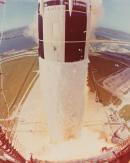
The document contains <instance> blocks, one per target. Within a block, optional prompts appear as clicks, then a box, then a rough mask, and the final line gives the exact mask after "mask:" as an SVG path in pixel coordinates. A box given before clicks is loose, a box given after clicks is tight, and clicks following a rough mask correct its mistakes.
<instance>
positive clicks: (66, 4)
mask: <svg viewBox="0 0 130 163" xmlns="http://www.w3.org/2000/svg"><path fill="white" fill-rule="evenodd" d="M87 17H88V15H87V4H86V1H84V0H72V1H71V2H70V0H44V1H43V0H41V1H40V2H39V30H40V31H39V55H40V59H39V63H40V79H41V89H42V95H43V101H44V110H45V112H46V115H47V122H48V129H49V134H50V137H51V138H52V139H53V140H54V141H56V139H58V140H65V139H69V138H73V137H77V136H78V135H79V134H80V129H81V126H82V119H83V115H84V109H85V86H86V80H87V50H86V49H87V48H86V45H87V44H86V38H87V26H88V24H87Z"/></svg>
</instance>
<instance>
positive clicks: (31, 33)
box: [24, 14, 38, 43]
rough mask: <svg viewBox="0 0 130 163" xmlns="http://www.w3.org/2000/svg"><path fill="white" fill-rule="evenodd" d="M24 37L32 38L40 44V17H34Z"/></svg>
mask: <svg viewBox="0 0 130 163" xmlns="http://www.w3.org/2000/svg"><path fill="white" fill-rule="evenodd" d="M24 35H25V36H26V37H27V36H28V37H32V38H33V40H34V41H35V42H36V43H38V16H37V14H36V15H35V16H34V19H33V21H32V23H31V24H30V25H29V26H28V28H27V29H26V30H25V31H24Z"/></svg>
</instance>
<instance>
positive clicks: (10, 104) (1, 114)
mask: <svg viewBox="0 0 130 163" xmlns="http://www.w3.org/2000/svg"><path fill="white" fill-rule="evenodd" d="M0 64H1V69H0V73H1V75H0V123H1V124H3V125H4V126H5V127H6V126H7V125H9V124H12V123H13V121H14V119H12V120H11V121H8V118H9V117H10V116H11V115H12V113H13V112H14V111H15V110H16V109H17V108H18V106H19V104H22V103H23V102H24V100H25V97H26V96H25V92H26V91H27V89H28V87H29V86H30V88H31V86H32V85H33V83H32V85H30V83H31V81H32V80H33V79H34V78H35V77H36V75H37V70H38V57H37V50H36V49H32V50H26V51H23V52H22V51H21V52H19V53H16V54H12V55H10V56H4V57H2V61H1V62H0ZM29 90H30V89H28V92H26V95H27V94H28V93H29ZM3 119H6V121H3Z"/></svg>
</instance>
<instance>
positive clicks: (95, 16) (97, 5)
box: [90, 0, 103, 37]
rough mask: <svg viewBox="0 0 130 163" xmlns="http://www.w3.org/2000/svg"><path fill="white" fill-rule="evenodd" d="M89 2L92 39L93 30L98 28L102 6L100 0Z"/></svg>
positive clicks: (92, 35)
mask: <svg viewBox="0 0 130 163" xmlns="http://www.w3.org/2000/svg"><path fill="white" fill-rule="evenodd" d="M90 2H91V20H90V21H91V29H90V31H91V37H94V30H95V28H96V27H97V26H98V24H99V22H100V20H101V18H102V15H103V5H102V3H103V2H102V0H90Z"/></svg>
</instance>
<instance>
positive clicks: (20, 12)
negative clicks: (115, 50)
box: [0, 0, 130, 33]
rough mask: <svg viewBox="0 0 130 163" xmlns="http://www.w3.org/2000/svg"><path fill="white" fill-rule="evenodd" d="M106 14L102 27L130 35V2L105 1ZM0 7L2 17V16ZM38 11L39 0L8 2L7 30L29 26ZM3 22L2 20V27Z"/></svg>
mask: <svg viewBox="0 0 130 163" xmlns="http://www.w3.org/2000/svg"><path fill="white" fill-rule="evenodd" d="M103 7H104V14H103V16H102V20H101V21H100V26H104V27H108V28H113V29H119V30H122V31H125V32H129V33H130V0H103ZM2 8H3V7H2V6H0V16H2ZM36 9H37V0H7V5H6V17H5V20H4V24H5V28H4V29H5V30H7V29H11V28H17V27H20V26H24V25H29V24H30V23H31V22H32V21H33V18H34V15H35V13H36ZM1 24H2V20H1V19H0V25H1Z"/></svg>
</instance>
